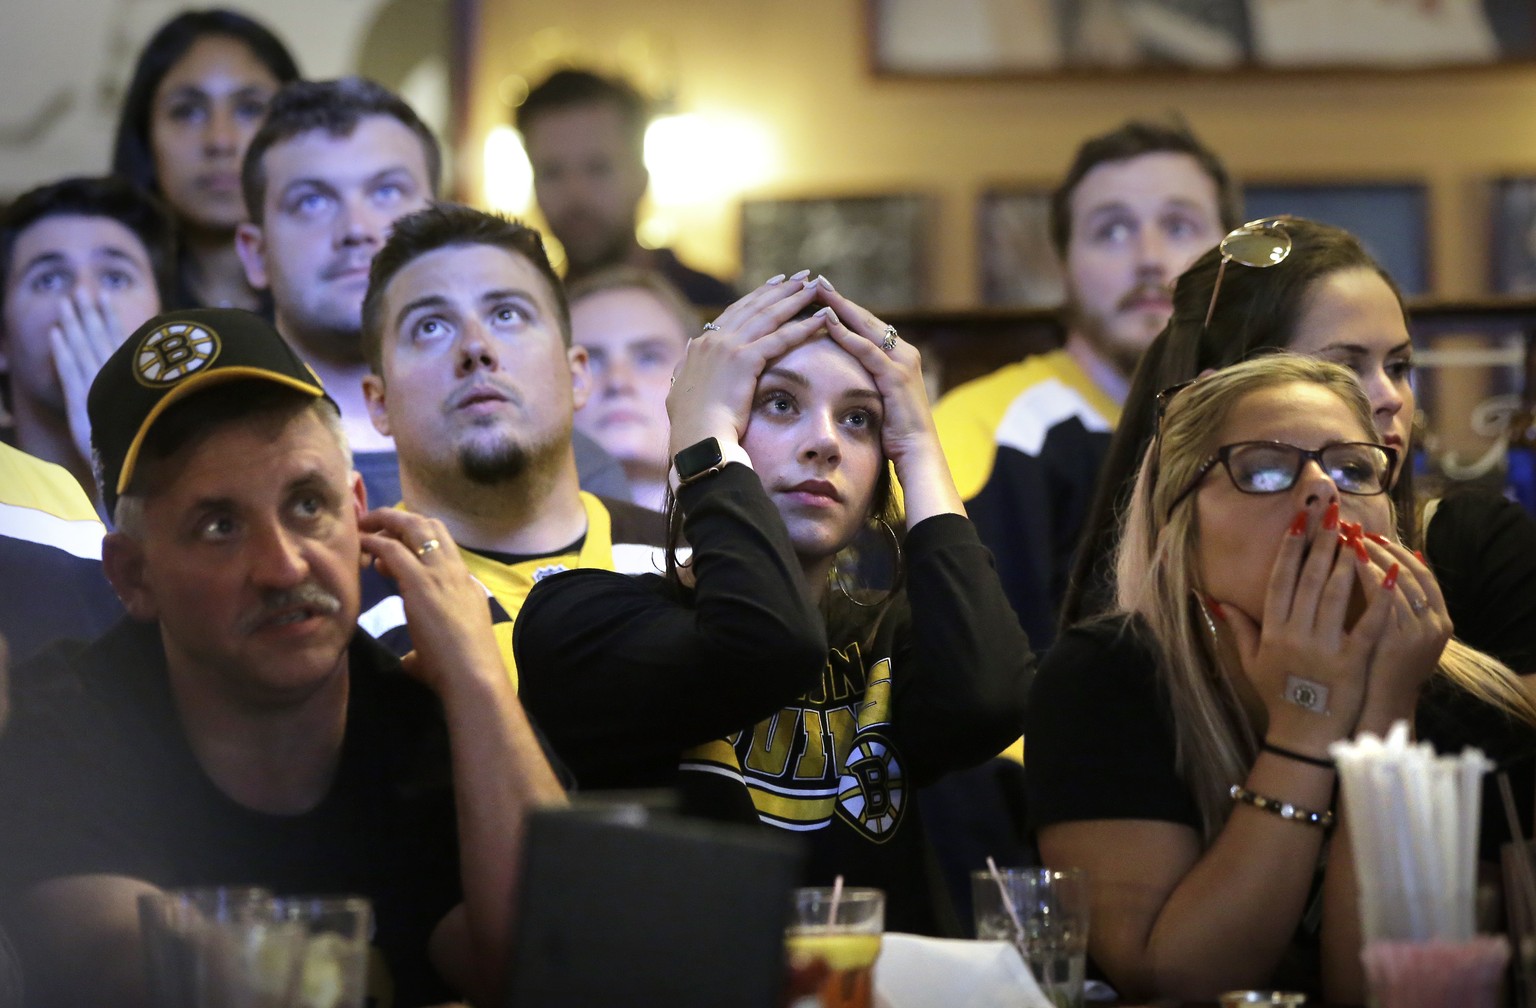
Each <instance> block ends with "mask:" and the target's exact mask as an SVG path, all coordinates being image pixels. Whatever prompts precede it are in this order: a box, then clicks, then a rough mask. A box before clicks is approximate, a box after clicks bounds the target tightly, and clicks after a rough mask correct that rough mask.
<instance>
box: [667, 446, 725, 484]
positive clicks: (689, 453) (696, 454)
mask: <svg viewBox="0 0 1536 1008" xmlns="http://www.w3.org/2000/svg"><path fill="white" fill-rule="evenodd" d="M672 464H673V466H675V467H676V468H677V485H678V486H680V487H685V486H687V485H688V484H690V483H697V482H698V481H699V480H701V479H703V478H704V477H706V476H713V475H714V474H715V473H717V472H719V471H720V470H721V469H722V468H724V467H725V456H724V455H722V454H721V453H720V442H719V441H717V440H716V439H715V438H712V437H711V438H705V439H704V440H703V441H699V442H696V443H694V444H691V445H689V446H688V447H687V448H684V449H683V450H682V451H680V452H678V453H677V455H676V456H675V457H674V458H673V459H672Z"/></svg>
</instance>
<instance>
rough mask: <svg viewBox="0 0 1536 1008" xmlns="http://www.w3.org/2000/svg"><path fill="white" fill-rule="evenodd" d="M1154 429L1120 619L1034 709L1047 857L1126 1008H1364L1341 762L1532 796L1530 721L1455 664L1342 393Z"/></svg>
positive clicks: (1229, 374) (1305, 382)
mask: <svg viewBox="0 0 1536 1008" xmlns="http://www.w3.org/2000/svg"><path fill="white" fill-rule="evenodd" d="M1162 403H1163V412H1162V413H1161V425H1160V431H1157V432H1154V435H1153V439H1152V442H1151V445H1150V446H1149V448H1148V449H1147V450H1146V451H1145V452H1144V455H1143V462H1142V465H1141V467H1140V469H1139V471H1138V473H1137V475H1136V481H1135V486H1134V488H1133V490H1132V493H1131V499H1130V502H1129V506H1128V510H1127V511H1126V513H1125V516H1124V521H1123V523H1122V532H1121V535H1120V537H1119V547H1118V555H1117V560H1116V565H1115V569H1116V575H1115V582H1114V586H1115V590H1116V603H1117V611H1116V612H1115V613H1113V614H1110V615H1106V616H1103V617H1100V618H1097V619H1094V620H1089V621H1087V622H1085V623H1080V624H1078V625H1077V626H1075V627H1073V628H1072V629H1070V630H1069V631H1068V632H1067V633H1065V634H1064V635H1063V636H1062V637H1061V638H1060V639H1058V640H1057V642H1056V644H1055V645H1054V646H1053V647H1052V649H1051V651H1050V653H1049V655H1048V656H1047V657H1046V659H1045V661H1044V663H1043V665H1042V667H1041V670H1040V675H1039V677H1038V679H1037V680H1036V683H1035V689H1034V692H1033V694H1032V696H1031V698H1030V707H1029V711H1028V717H1027V719H1026V720H1027V725H1026V731H1025V737H1026V739H1027V753H1028V768H1029V770H1028V774H1027V775H1026V782H1027V786H1028V793H1029V808H1030V814H1031V818H1032V819H1033V821H1034V823H1035V825H1036V828H1037V838H1038V841H1039V846H1040V852H1041V855H1042V858H1043V859H1044V861H1045V863H1046V864H1048V865H1050V866H1052V867H1066V866H1072V867H1079V868H1084V869H1086V870H1087V872H1088V877H1089V879H1090V886H1091V889H1092V899H1093V909H1092V913H1093V928H1092V932H1091V935H1090V939H1089V942H1090V945H1089V951H1090V952H1091V954H1092V956H1093V958H1094V960H1095V962H1096V963H1097V964H1098V966H1099V967H1100V968H1101V969H1102V970H1103V971H1104V972H1105V974H1106V975H1107V976H1108V978H1109V980H1110V982H1111V983H1113V984H1114V986H1115V987H1116V988H1117V989H1118V990H1119V991H1120V993H1121V995H1122V996H1125V997H1127V998H1133V999H1135V998H1143V997H1154V996H1168V997H1173V998H1176V999H1194V1000H1210V999H1214V998H1215V997H1216V995H1217V994H1218V993H1219V992H1221V991H1223V990H1230V989H1238V988H1258V987H1286V988H1291V989H1300V990H1305V991H1309V992H1312V993H1314V994H1316V993H1318V992H1321V993H1322V994H1323V995H1324V997H1325V999H1326V1000H1328V1001H1329V1002H1337V1003H1346V1004H1358V1003H1360V1002H1361V1001H1362V1000H1363V993H1364V991H1363V982H1362V978H1361V972H1360V958H1359V952H1360V936H1359V916H1358V911H1357V905H1356V888H1355V880H1354V869H1353V860H1352V858H1353V854H1352V851H1351V848H1350V843H1349V837H1348V832H1349V815H1348V808H1347V806H1344V805H1342V804H1336V802H1338V801H1340V799H1338V798H1336V795H1337V780H1336V777H1335V772H1334V769H1333V764H1332V761H1331V759H1330V758H1329V751H1328V747H1329V745H1330V744H1331V743H1333V742H1336V741H1339V740H1342V739H1348V738H1352V737H1354V736H1355V735H1357V734H1358V733H1361V732H1372V733H1374V734H1377V735H1385V734H1386V732H1387V731H1388V729H1389V728H1390V727H1391V725H1392V724H1393V723H1394V722H1395V721H1397V720H1407V721H1408V722H1409V723H1410V724H1413V725H1415V726H1416V731H1417V733H1418V736H1419V737H1420V738H1422V739H1425V740H1427V741H1431V742H1433V743H1435V745H1436V747H1437V748H1439V749H1441V750H1442V751H1445V750H1455V749H1457V748H1459V747H1460V746H1462V745H1476V746H1478V747H1480V748H1482V749H1483V750H1484V751H1485V752H1486V753H1487V754H1488V755H1489V756H1490V757H1491V758H1493V759H1494V760H1495V761H1496V762H1499V763H1509V762H1511V761H1521V763H1522V768H1521V771H1520V772H1521V774H1522V775H1523V776H1524V778H1525V780H1526V782H1527V783H1526V784H1525V786H1524V788H1523V790H1524V791H1526V792H1527V793H1528V792H1529V790H1530V786H1529V780H1530V774H1529V771H1530V760H1529V757H1530V754H1531V752H1532V750H1533V744H1536V706H1533V704H1532V701H1531V699H1530V698H1529V697H1528V696H1527V694H1526V692H1525V691H1524V689H1523V688H1522V686H1521V682H1520V680H1519V678H1518V677H1517V676H1516V675H1515V674H1514V673H1513V672H1512V671H1511V670H1510V669H1509V668H1507V667H1506V666H1504V665H1502V664H1500V663H1499V662H1497V661H1496V660H1494V659H1492V658H1490V657H1489V656H1487V655H1484V654H1481V653H1479V652H1476V651H1473V650H1472V649H1470V648H1468V647H1466V646H1464V645H1462V644H1461V643H1460V642H1458V641H1456V640H1453V639H1452V638H1451V620H1450V616H1449V614H1448V612H1447V609H1446V605H1445V600H1444V598H1443V596H1442V594H1441V591H1440V589H1439V586H1438V585H1437V583H1436V581H1435V578H1434V575H1433V574H1432V573H1431V571H1430V569H1429V568H1428V566H1426V565H1425V564H1424V563H1423V562H1422V561H1421V560H1420V559H1419V557H1418V556H1417V555H1416V554H1415V553H1414V552H1413V551H1412V550H1411V549H1409V548H1408V547H1407V546H1405V545H1404V544H1403V543H1402V541H1401V539H1400V537H1399V535H1398V532H1397V525H1396V522H1395V520H1394V515H1393V513H1392V504H1391V499H1390V497H1389V495H1388V490H1389V487H1390V484H1391V480H1392V477H1393V473H1394V471H1395V468H1396V467H1397V466H1398V465H1400V464H1401V459H1400V457H1399V456H1398V453H1397V452H1396V451H1395V450H1394V449H1393V448H1391V447H1389V446H1386V445H1383V444H1381V443H1379V442H1380V438H1379V437H1378V434H1377V430H1376V424H1375V423H1374V421H1373V411H1372V409H1371V404H1370V403H1369V402H1368V401H1367V399H1366V397H1365V395H1364V393H1363V391H1362V389H1361V388H1360V385H1359V384H1358V382H1357V380H1356V379H1355V377H1354V376H1353V375H1352V374H1351V373H1350V372H1349V371H1347V370H1345V369H1344V368H1342V367H1340V366H1338V365H1335V364H1331V363H1327V362H1324V361H1320V360H1316V359H1313V358H1310V357H1303V356H1300V355H1296V354H1288V353H1276V354H1269V355H1266V356H1263V357H1259V358H1257V359H1254V360H1250V361H1246V362H1243V363H1240V364H1236V365H1233V366H1232V367H1230V368H1226V369H1224V370H1221V371H1217V372H1215V373H1213V374H1211V375H1208V376H1205V377H1202V378H1200V379H1199V380H1197V381H1195V382H1194V383H1192V384H1190V385H1187V386H1185V387H1183V388H1182V389H1174V390H1169V391H1168V393H1167V394H1165V395H1164V396H1163V397H1162ZM1486 822H1487V820H1486V819H1485V824H1486ZM1333 826H1337V828H1336V829H1333V830H1332V831H1331V832H1330V827H1333ZM1499 839H1501V837H1499V836H1497V835H1495V834H1493V831H1491V830H1489V829H1488V828H1487V827H1486V825H1485V829H1484V840H1485V842H1489V843H1496V842H1497V841H1498V840H1499Z"/></svg>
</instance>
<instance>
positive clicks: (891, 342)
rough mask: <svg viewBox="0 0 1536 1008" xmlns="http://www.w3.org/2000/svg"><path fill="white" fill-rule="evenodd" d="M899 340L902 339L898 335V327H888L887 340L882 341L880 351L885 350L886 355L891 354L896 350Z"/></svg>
mask: <svg viewBox="0 0 1536 1008" xmlns="http://www.w3.org/2000/svg"><path fill="white" fill-rule="evenodd" d="M899 338H900V337H899V336H897V335H896V327H895V326H893V325H888V326H886V327H885V339H883V340H881V341H880V349H881V350H884V351H885V352H886V353H890V352H891V351H892V350H895V349H896V341H897V340H898V339H899Z"/></svg>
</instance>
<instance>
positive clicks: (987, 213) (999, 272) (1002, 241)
mask: <svg viewBox="0 0 1536 1008" xmlns="http://www.w3.org/2000/svg"><path fill="white" fill-rule="evenodd" d="M1050 213H1051V190H1050V189H1049V188H1046V187H1036V188H996V189H988V190H986V191H985V192H983V193H982V194H981V198H980V199H979V200H978V201H977V204H976V242H977V249H976V261H977V262H978V263H980V264H981V303H982V304H985V305H999V306H1008V307H1014V308H1054V307H1056V306H1057V305H1059V304H1061V303H1062V301H1063V300H1065V298H1066V287H1065V283H1064V281H1063V279H1062V274H1061V263H1060V262H1059V261H1058V260H1057V258H1056V250H1055V249H1054V248H1052V247H1051V235H1050Z"/></svg>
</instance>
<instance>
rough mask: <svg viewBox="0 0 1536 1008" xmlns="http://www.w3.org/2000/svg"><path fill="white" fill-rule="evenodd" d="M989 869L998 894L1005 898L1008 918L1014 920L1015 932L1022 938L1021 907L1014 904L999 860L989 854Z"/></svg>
mask: <svg viewBox="0 0 1536 1008" xmlns="http://www.w3.org/2000/svg"><path fill="white" fill-rule="evenodd" d="M987 871H989V872H991V873H992V881H993V882H994V883H996V884H997V894H998V895H999V896H1001V897H1002V898H1003V909H1004V910H1007V911H1008V919H1009V920H1011V921H1013V933H1014V934H1016V935H1018V936H1019V938H1020V940H1022V939H1023V938H1024V922H1023V921H1021V920H1019V909H1018V907H1016V906H1014V905H1013V898H1012V897H1010V896H1009V895H1008V885H1007V883H1005V882H1004V881H1003V873H1002V872H1000V871H998V870H997V862H996V861H993V860H992V855H991V854H988V855H987Z"/></svg>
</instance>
